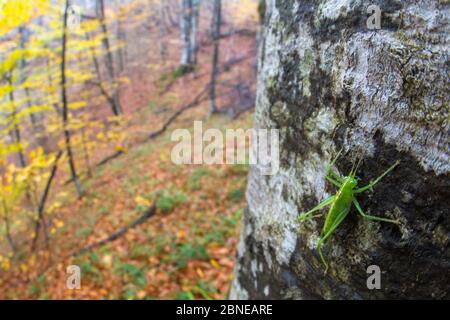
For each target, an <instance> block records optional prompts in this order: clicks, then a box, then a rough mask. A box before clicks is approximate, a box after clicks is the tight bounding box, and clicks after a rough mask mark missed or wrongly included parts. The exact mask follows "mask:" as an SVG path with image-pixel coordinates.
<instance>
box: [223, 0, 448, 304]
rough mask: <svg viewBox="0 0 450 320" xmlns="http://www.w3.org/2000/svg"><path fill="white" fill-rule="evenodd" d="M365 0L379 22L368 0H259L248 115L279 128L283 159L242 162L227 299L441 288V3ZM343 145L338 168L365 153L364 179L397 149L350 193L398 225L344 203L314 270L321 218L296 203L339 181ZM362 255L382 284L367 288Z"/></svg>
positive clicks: (426, 292) (444, 54)
mask: <svg viewBox="0 0 450 320" xmlns="http://www.w3.org/2000/svg"><path fill="white" fill-rule="evenodd" d="M374 3H376V4H377V5H378V6H379V8H380V9H381V29H379V30H376V29H375V30H373V29H369V28H368V27H369V26H371V24H370V23H369V24H368V23H367V19H370V18H371V17H372V18H373V12H371V13H369V14H368V13H367V9H368V4H367V2H365V1H361V0H354V1H350V0H321V1H306V0H303V1H299V0H296V1H292V0H267V1H266V6H265V7H266V13H265V28H264V35H263V39H262V41H263V42H262V44H261V48H260V50H261V52H260V60H259V78H258V94H257V107H256V115H255V127H257V128H276V129H279V130H280V145H281V147H280V170H279V171H278V172H277V173H276V174H275V175H272V176H263V175H261V172H260V167H259V166H258V165H255V166H252V167H251V169H250V175H249V183H248V189H247V200H248V209H247V210H246V213H245V215H244V219H243V223H242V231H241V239H240V244H239V249H238V260H237V265H236V269H235V280H234V281H233V285H232V290H231V294H230V297H231V298H234V299H236V298H241V299H257V298H260V299H266V298H280V299H322V298H325V299H330V298H336V299H381V298H445V299H448V298H450V278H449V277H448V272H449V270H450V250H449V243H450V232H449V230H450V214H449V202H448V199H449V198H450V188H449V186H450V180H449V169H450V161H449V160H450V155H449V151H448V142H449V135H448V133H449V129H450V127H449V117H448V114H449V113H448V101H449V91H448V72H449V65H448V54H449V43H448V34H449V28H448V17H449V13H450V10H449V7H450V5H449V2H448V1H437V0H419V1H412V0H406V1H394V0H379V1H375V2H374ZM369 22H370V21H369ZM341 148H343V150H344V157H342V158H340V159H339V160H338V161H337V163H336V166H335V167H336V169H337V170H338V171H339V173H340V174H341V175H346V174H347V173H348V172H349V171H350V168H351V166H352V163H354V162H356V161H357V159H362V164H361V166H360V169H359V171H358V176H359V177H360V178H361V181H360V184H361V185H364V184H366V183H367V182H369V181H370V180H371V179H373V178H374V177H377V176H378V175H380V174H381V173H382V172H383V171H384V170H385V169H387V168H388V167H389V166H390V165H391V164H393V163H394V162H395V161H396V160H397V159H399V160H400V161H401V163H400V165H399V166H398V167H397V168H396V169H395V170H394V171H393V172H391V174H389V175H388V176H387V177H386V178H385V179H383V180H382V181H381V182H380V183H379V184H378V185H377V186H376V187H375V188H374V189H373V190H371V191H368V192H366V193H364V194H361V195H359V197H358V199H359V202H360V203H361V205H362V207H363V209H364V210H365V211H366V213H368V214H372V215H377V216H383V217H387V218H391V219H399V220H400V225H399V226H396V225H394V224H390V223H384V222H381V223H379V222H371V221H368V220H365V219H362V218H361V216H360V215H358V213H357V212H356V211H355V210H354V209H352V210H351V212H350V214H349V216H348V217H347V219H346V220H345V221H344V222H343V223H342V225H341V226H340V227H339V228H338V230H337V231H336V233H335V234H334V235H333V237H332V239H331V240H330V241H329V242H328V243H327V244H326V246H325V247H324V253H325V256H326V258H327V260H328V262H329V264H330V270H329V272H328V274H327V275H324V269H323V266H322V264H321V262H320V258H319V256H318V254H317V251H316V249H315V245H316V243H317V239H318V236H319V234H320V231H321V228H322V225H323V221H324V219H323V217H321V218H319V219H314V220H309V221H306V222H302V223H300V222H299V221H298V215H299V214H300V213H302V212H305V211H306V210H308V209H311V208H312V207H313V206H315V205H316V204H317V203H318V202H319V201H321V200H323V199H325V198H326V197H328V196H330V195H332V194H334V193H335V192H336V188H335V187H333V186H331V185H330V184H329V183H327V182H326V181H325V178H324V175H325V170H326V165H327V163H328V162H329V160H330V158H331V157H333V156H334V155H335V154H336V153H337V151H338V150H340V149H341ZM325 213H326V211H325V212H324V214H325ZM369 265H377V266H379V267H380V269H381V271H382V273H381V289H379V290H369V289H368V288H367V278H368V276H369V275H368V274H367V267H368V266H369Z"/></svg>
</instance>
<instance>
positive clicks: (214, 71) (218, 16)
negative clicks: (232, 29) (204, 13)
mask: <svg viewBox="0 0 450 320" xmlns="http://www.w3.org/2000/svg"><path fill="white" fill-rule="evenodd" d="M221 24H222V1H221V0H214V8H213V24H212V25H213V30H212V38H213V41H214V49H213V59H212V67H211V83H210V87H209V113H211V114H212V113H216V112H217V111H218V109H217V102H216V82H217V76H218V73H219V45H220V26H221Z"/></svg>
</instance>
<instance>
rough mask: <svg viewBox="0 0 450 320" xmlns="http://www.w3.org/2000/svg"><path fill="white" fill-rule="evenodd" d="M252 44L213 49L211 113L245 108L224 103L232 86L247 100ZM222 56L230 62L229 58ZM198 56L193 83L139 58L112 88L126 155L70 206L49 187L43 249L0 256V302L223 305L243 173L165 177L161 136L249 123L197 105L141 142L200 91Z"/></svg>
mask: <svg viewBox="0 0 450 320" xmlns="http://www.w3.org/2000/svg"><path fill="white" fill-rule="evenodd" d="M174 33H175V34H174V35H173V36H174V37H176V36H177V35H176V31H175V32H174ZM254 42H255V40H254V38H252V37H248V36H239V35H236V36H233V37H230V38H228V39H225V40H223V41H222V48H223V49H222V53H223V52H225V54H223V55H222V60H223V61H222V62H221V66H222V70H221V73H222V74H221V78H220V81H221V83H222V84H223V88H222V89H219V94H221V93H222V94H221V98H220V99H219V105H221V106H226V107H229V106H234V107H236V105H237V106H238V107H239V104H242V105H244V104H248V101H244V102H242V101H240V100H239V99H240V98H238V97H237V93H236V92H237V91H233V90H236V87H237V86H238V85H239V83H238V84H237V85H236V81H238V82H241V83H240V84H242V83H244V86H247V87H248V88H249V90H250V92H251V93H252V95H253V96H254V85H255V84H254V79H253V77H254V63H255V59H256V58H255V57H256V54H255V50H254V46H255V43H254ZM230 47H233V48H234V49H235V52H232V53H230V52H229V50H230V49H229V48H230ZM227 48H228V49H227ZM210 51H211V44H207V43H206V44H205V45H204V46H202V48H201V50H200V56H199V61H201V63H200V64H199V68H198V69H197V70H196V75H195V77H194V75H192V74H187V75H184V76H182V77H176V78H175V77H174V78H173V79H170V77H171V76H170V70H173V69H174V68H175V67H176V63H165V64H160V63H158V62H156V61H152V58H150V57H149V59H148V60H147V61H145V62H142V61H141V62H140V63H135V64H134V65H130V67H129V68H128V69H127V71H126V76H127V77H128V79H129V81H128V83H126V84H123V85H122V88H121V101H122V104H123V105H124V110H125V113H126V118H127V121H126V125H125V126H126V128H124V130H125V129H126V134H127V143H128V144H129V145H130V146H131V147H130V148H128V149H127V150H126V152H125V153H124V154H123V155H121V156H119V157H117V158H116V159H113V160H111V161H109V162H108V163H106V164H105V165H103V166H101V167H98V168H96V169H94V170H93V172H92V176H91V177H85V178H83V181H82V182H83V186H84V189H85V190H86V194H85V195H84V197H83V198H82V199H81V200H77V199H76V194H75V190H74V187H73V185H72V184H64V180H63V179H62V178H64V177H59V179H58V183H57V185H55V186H54V190H52V205H51V207H50V208H48V210H47V211H48V212H47V214H48V217H49V219H48V221H49V226H48V230H49V235H50V242H49V249H44V248H43V246H41V247H42V249H41V250H39V251H37V252H36V253H35V254H31V255H30V254H29V252H27V251H26V250H25V249H24V251H23V252H18V253H17V254H16V255H15V256H14V257H9V258H8V257H6V256H0V257H1V261H0V298H2V299H17V298H22V299H37V298H38V299H193V298H195V299H197V298H198V299H220V298H226V297H227V294H228V291H229V287H230V283H231V280H232V271H233V267H234V262H235V250H236V246H237V241H238V234H239V221H240V218H241V216H242V213H243V208H244V207H245V188H246V177H247V172H248V166H247V165H209V166H208V165H175V164H173V163H172V161H171V151H172V147H173V146H174V145H175V144H176V143H177V142H172V141H171V133H172V131H173V130H174V129H176V128H186V129H189V130H191V131H192V129H193V122H194V120H202V121H203V129H204V130H206V129H207V128H217V129H220V130H222V131H224V130H225V129H228V128H242V129H247V128H250V127H251V126H252V114H251V113H250V112H247V113H244V114H242V115H241V116H240V117H239V118H238V119H237V120H231V119H230V118H229V117H228V116H226V115H225V114H219V115H213V116H212V117H210V118H208V116H207V115H208V101H207V99H204V100H203V101H202V102H201V103H200V104H199V105H198V106H196V107H194V108H192V109H190V110H188V111H186V112H185V113H183V114H182V115H181V116H180V117H179V118H177V120H176V121H175V122H174V123H172V124H171V126H170V128H169V129H168V130H167V131H165V132H164V133H163V134H161V135H160V136H158V137H157V138H155V139H153V140H147V141H145V142H144V140H145V137H146V136H148V135H149V134H150V133H151V132H153V131H155V130H157V129H159V128H160V126H161V125H162V123H163V122H164V121H165V120H166V119H167V118H169V117H170V116H171V115H172V114H173V113H174V112H175V111H176V110H178V109H179V108H180V107H181V106H183V105H186V104H188V103H189V102H190V101H192V99H193V98H194V97H195V96H196V95H197V94H198V92H200V91H201V90H202V89H203V88H205V86H206V85H207V84H208V82H209V73H210ZM236 52H244V53H245V54H236ZM132 54H133V53H130V55H132ZM177 54H178V52H177V51H176V50H174V51H173V52H171V53H169V57H170V56H173V57H174V58H173V59H169V60H170V61H176V60H177V59H176V55H177ZM136 55H139V53H136ZM130 60H131V61H133V60H132V57H130ZM167 74H168V75H169V76H167ZM167 78H169V80H167ZM236 79H238V80H236ZM230 88H231V89H230ZM241 98H242V97H241ZM246 99H247V100H248V99H249V98H248V97H246V98H245V97H244V100H246ZM105 110H107V109H105ZM107 153H108V152H106V151H105V150H98V151H96V152H95V154H93V156H92V159H93V160H95V159H102V158H104V157H105V155H107ZM109 153H111V151H110V150H109ZM82 163H83V162H82V160H80V159H79V167H80V171H85V170H86V167H85V166H84V167H83V164H82ZM61 167H65V165H61ZM62 170H63V171H64V170H66V168H63V169H62ZM66 172H67V171H65V173H64V176H65V179H67V173H66ZM154 203H156V206H157V210H156V214H155V215H153V216H151V217H149V218H148V219H147V220H145V222H144V223H142V224H140V225H138V226H136V227H135V228H132V229H130V230H129V231H128V232H127V233H126V234H124V235H123V236H121V237H119V238H118V239H117V240H115V241H110V242H108V243H106V244H105V245H102V246H99V247H97V248H95V249H93V250H90V251H88V252H86V253H83V254H79V255H73V253H74V252H76V251H78V250H80V249H81V248H84V247H86V246H88V245H90V244H93V243H96V242H98V241H101V240H102V239H105V238H107V237H108V236H110V235H111V234H113V233H114V232H116V231H117V230H119V229H121V228H123V227H125V226H127V225H129V224H130V223H132V222H133V221H135V220H136V219H138V218H139V217H140V216H141V215H142V214H143V213H145V212H147V211H148V210H149V209H150V208H151V207H152V205H153V204H154ZM32 236H33V235H29V238H30V239H31V238H32ZM69 265H78V266H80V268H81V289H78V290H70V289H67V286H66V280H67V276H68V275H67V272H66V268H67V267H68V266H69Z"/></svg>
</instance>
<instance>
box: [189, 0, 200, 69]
mask: <svg viewBox="0 0 450 320" xmlns="http://www.w3.org/2000/svg"><path fill="white" fill-rule="evenodd" d="M191 1H192V9H191V30H190V39H189V41H190V49H189V50H190V56H191V64H192V65H194V66H195V65H196V64H197V52H198V24H199V18H200V0H191Z"/></svg>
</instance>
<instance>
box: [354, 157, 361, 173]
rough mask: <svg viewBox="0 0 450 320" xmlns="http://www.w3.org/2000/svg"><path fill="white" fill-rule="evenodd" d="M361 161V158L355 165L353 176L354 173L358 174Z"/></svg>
mask: <svg viewBox="0 0 450 320" xmlns="http://www.w3.org/2000/svg"><path fill="white" fill-rule="evenodd" d="M361 161H362V158H359V160H358V164H357V165H356V168H355V172H353V174H354V175H356V173H357V172H358V169H359V165H360V164H361Z"/></svg>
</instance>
